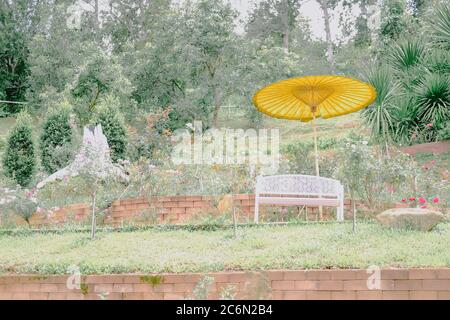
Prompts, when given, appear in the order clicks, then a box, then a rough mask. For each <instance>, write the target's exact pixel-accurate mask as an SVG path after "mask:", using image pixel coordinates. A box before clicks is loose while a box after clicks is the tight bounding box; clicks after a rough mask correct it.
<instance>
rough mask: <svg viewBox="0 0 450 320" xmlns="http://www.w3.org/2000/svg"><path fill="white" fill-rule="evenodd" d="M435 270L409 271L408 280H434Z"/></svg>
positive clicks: (435, 276)
mask: <svg viewBox="0 0 450 320" xmlns="http://www.w3.org/2000/svg"><path fill="white" fill-rule="evenodd" d="M436 278H437V271H436V270H435V269H409V279H436Z"/></svg>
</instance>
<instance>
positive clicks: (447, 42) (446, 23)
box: [428, 2, 450, 50]
mask: <svg viewBox="0 0 450 320" xmlns="http://www.w3.org/2000/svg"><path fill="white" fill-rule="evenodd" d="M428 26H429V29H430V30H431V32H432V37H433V40H434V41H435V42H436V43H437V44H438V45H439V46H442V47H443V48H445V49H447V50H449V49H450V6H449V4H448V2H447V3H441V4H439V5H438V6H437V7H436V8H434V10H432V11H431V14H430V15H429V17H428Z"/></svg>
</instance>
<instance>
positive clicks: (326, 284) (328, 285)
mask: <svg viewBox="0 0 450 320" xmlns="http://www.w3.org/2000/svg"><path fill="white" fill-rule="evenodd" d="M318 284H319V286H318V289H319V290H329V291H341V290H343V289H344V281H341V280H324V281H318Z"/></svg>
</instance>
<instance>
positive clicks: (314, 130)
mask: <svg viewBox="0 0 450 320" xmlns="http://www.w3.org/2000/svg"><path fill="white" fill-rule="evenodd" d="M316 111H317V106H312V107H311V113H312V115H313V119H312V121H311V125H312V127H313V135H314V155H315V164H316V176H318V177H320V174H319V153H318V151H317V129H316ZM322 214H323V207H322V206H319V221H322Z"/></svg>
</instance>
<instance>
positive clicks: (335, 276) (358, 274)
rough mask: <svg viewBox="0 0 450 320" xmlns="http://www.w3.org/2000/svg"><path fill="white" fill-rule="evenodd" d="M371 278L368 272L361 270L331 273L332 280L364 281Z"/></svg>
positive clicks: (333, 271)
mask: <svg viewBox="0 0 450 320" xmlns="http://www.w3.org/2000/svg"><path fill="white" fill-rule="evenodd" d="M369 276H370V275H369V274H368V273H367V271H366V270H359V269H351V270H332V271H331V280H362V279H367V278H368V277H369Z"/></svg>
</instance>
